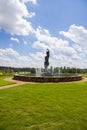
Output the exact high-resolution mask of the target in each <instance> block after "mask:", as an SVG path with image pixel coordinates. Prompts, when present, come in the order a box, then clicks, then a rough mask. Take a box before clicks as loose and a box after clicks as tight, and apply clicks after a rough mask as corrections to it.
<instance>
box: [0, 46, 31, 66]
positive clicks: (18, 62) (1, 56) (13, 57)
mask: <svg viewBox="0 0 87 130" xmlns="http://www.w3.org/2000/svg"><path fill="white" fill-rule="evenodd" d="M0 61H2V62H0V66H2V65H4V66H12V67H24V66H25V67H29V66H33V65H34V63H33V61H32V59H31V58H30V57H29V56H25V55H20V54H19V53H18V52H17V51H15V50H13V49H12V48H6V49H0Z"/></svg>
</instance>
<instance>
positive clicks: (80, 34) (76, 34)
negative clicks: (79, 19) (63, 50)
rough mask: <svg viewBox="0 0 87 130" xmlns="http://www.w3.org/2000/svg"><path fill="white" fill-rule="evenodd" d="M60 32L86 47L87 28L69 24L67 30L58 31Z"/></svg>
mask: <svg viewBox="0 0 87 130" xmlns="http://www.w3.org/2000/svg"><path fill="white" fill-rule="evenodd" d="M60 34H61V35H64V36H65V37H66V38H69V39H70V40H72V41H73V42H75V43H77V44H78V45H80V46H82V47H86V48H87V29H85V28H84V27H83V26H76V25H71V26H70V28H69V30H68V32H64V31H60Z"/></svg>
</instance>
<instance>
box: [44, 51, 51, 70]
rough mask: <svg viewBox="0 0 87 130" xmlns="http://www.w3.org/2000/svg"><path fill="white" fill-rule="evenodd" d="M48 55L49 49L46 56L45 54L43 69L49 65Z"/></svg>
mask: <svg viewBox="0 0 87 130" xmlns="http://www.w3.org/2000/svg"><path fill="white" fill-rule="evenodd" d="M49 56H50V52H49V49H47V51H46V56H45V62H44V67H45V71H47V67H48V66H49Z"/></svg>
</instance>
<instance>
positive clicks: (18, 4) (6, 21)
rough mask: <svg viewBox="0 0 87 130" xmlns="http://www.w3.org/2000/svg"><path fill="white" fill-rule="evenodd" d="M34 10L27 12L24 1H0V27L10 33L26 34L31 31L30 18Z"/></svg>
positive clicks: (28, 0) (27, 0)
mask: <svg viewBox="0 0 87 130" xmlns="http://www.w3.org/2000/svg"><path fill="white" fill-rule="evenodd" d="M24 2H32V3H35V2H36V1H35V0H24ZM34 15H35V13H34V12H29V11H28V9H27V6H26V4H25V3H23V2H22V1H20V0H8V2H7V0H2V1H0V28H2V29H4V30H5V31H7V32H9V33H11V34H17V35H28V34H29V33H31V32H33V27H32V25H31V22H29V21H28V20H27V19H26V18H28V19H29V18H31V17H33V16H34Z"/></svg>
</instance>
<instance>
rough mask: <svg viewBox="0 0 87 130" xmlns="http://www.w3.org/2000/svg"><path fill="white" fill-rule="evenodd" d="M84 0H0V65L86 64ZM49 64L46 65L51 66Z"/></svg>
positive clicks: (85, 10) (86, 36)
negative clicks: (45, 61) (47, 50)
mask: <svg viewBox="0 0 87 130" xmlns="http://www.w3.org/2000/svg"><path fill="white" fill-rule="evenodd" d="M86 12H87V0H8V1H7V0H3V1H2V0H0V66H12V67H44V57H45V55H46V49H47V48H48V49H49V50H50V59H49V61H50V66H54V67H56V66H57V67H60V66H70V67H80V68H85V67H87V43H86V41H87V14H86ZM50 66H49V67H50Z"/></svg>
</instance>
